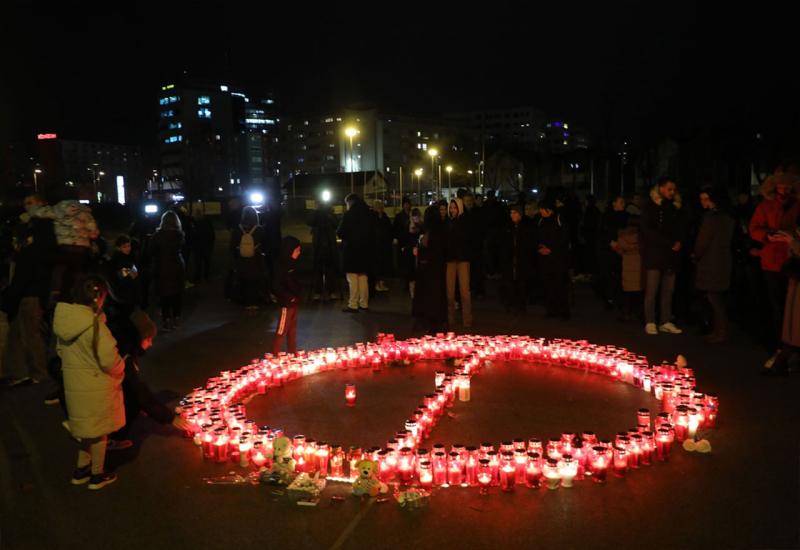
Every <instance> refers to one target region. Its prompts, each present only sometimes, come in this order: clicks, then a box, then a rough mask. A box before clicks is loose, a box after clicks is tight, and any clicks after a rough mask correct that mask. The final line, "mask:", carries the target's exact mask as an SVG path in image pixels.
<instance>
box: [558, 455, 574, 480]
mask: <svg viewBox="0 0 800 550" xmlns="http://www.w3.org/2000/svg"><path fill="white" fill-rule="evenodd" d="M558 475H559V476H561V486H562V487H567V488H569V487H572V480H573V479H575V476H577V475H578V463H577V461H576V460H575V459H574V458H573V457H572V455H569V454H565V455H563V456H562V457H561V460H559V461H558Z"/></svg>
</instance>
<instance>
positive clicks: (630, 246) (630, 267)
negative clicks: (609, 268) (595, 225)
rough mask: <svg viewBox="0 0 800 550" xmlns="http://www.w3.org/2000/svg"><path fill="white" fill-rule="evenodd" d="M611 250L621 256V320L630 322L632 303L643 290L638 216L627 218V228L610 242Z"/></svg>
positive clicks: (621, 230)
mask: <svg viewBox="0 0 800 550" xmlns="http://www.w3.org/2000/svg"><path fill="white" fill-rule="evenodd" d="M611 248H612V249H613V250H616V252H617V253H618V254H620V255H621V256H622V291H623V307H622V320H623V321H630V320H631V318H632V316H633V306H634V302H635V301H637V297H638V296H639V295H640V294H641V292H642V288H643V284H642V254H641V252H640V249H639V218H638V216H630V217H629V218H628V225H627V227H625V228H624V229H620V230H619V234H618V237H617V240H616V241H614V242H612V244H611Z"/></svg>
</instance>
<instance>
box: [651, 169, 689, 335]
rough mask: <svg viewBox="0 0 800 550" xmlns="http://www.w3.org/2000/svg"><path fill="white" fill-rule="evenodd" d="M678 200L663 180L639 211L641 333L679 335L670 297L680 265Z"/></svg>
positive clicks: (681, 234) (671, 185)
mask: <svg viewBox="0 0 800 550" xmlns="http://www.w3.org/2000/svg"><path fill="white" fill-rule="evenodd" d="M679 209H680V197H679V196H678V195H676V193H675V182H674V181H673V179H672V178H669V177H664V178H661V179H660V180H659V183H658V185H657V186H656V187H654V188H653V189H652V190H651V191H650V197H649V199H648V200H647V201H646V202H645V205H644V208H643V209H642V228H641V236H642V269H644V270H645V297H644V316H645V322H646V323H647V324H646V325H645V332H646V333H647V334H650V335H656V334H658V332H659V331H661V332H667V333H670V334H681V332H683V331H682V330H681V329H679V328H678V327H676V326H675V325H674V324H673V323H672V295H673V293H674V291H675V273H676V271H677V269H678V265H679V262H680V251H681V248H682V246H683V243H682V241H683V239H684V231H683V224H682V220H681V214H680V211H679ZM659 285H660V286H661V324H660V325H659V326H658V327H656V293H657V292H658V288H659Z"/></svg>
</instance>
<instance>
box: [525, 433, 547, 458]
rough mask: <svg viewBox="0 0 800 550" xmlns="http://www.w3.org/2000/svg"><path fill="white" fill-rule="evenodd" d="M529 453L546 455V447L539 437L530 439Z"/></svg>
mask: <svg viewBox="0 0 800 550" xmlns="http://www.w3.org/2000/svg"><path fill="white" fill-rule="evenodd" d="M528 452H529V453H539V454H540V455H542V454H544V447H543V446H542V440H541V439H539V438H538V437H531V438H530V439H528Z"/></svg>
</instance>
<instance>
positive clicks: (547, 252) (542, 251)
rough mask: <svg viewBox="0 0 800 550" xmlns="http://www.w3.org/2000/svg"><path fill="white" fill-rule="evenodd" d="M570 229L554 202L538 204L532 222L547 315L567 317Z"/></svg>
mask: <svg viewBox="0 0 800 550" xmlns="http://www.w3.org/2000/svg"><path fill="white" fill-rule="evenodd" d="M569 243H570V232H569V228H568V227H567V225H566V224H565V223H563V222H562V221H561V216H560V215H559V214H558V213H557V212H556V207H555V201H553V200H551V199H545V200H543V201H542V202H541V203H540V204H539V220H538V222H537V224H536V252H537V254H538V256H539V257H538V262H537V265H536V267H537V269H538V271H539V275H540V280H541V283H542V287H543V291H544V295H545V308H546V311H547V317H548V318H552V317H561V318H562V319H565V320H566V319H569V317H570V313H569Z"/></svg>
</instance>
